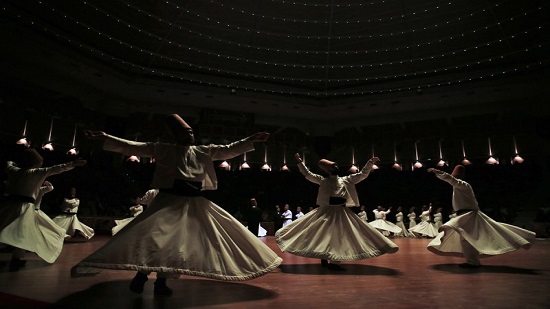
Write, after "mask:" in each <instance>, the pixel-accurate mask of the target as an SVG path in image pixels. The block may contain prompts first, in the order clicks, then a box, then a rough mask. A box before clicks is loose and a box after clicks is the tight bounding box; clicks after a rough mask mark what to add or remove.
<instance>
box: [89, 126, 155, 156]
mask: <svg viewBox="0 0 550 309" xmlns="http://www.w3.org/2000/svg"><path fill="white" fill-rule="evenodd" d="M84 135H85V136H86V137H88V138H89V139H93V140H100V141H103V142H104V144H103V149H105V150H107V151H112V152H118V153H122V154H125V155H136V156H140V157H151V156H154V145H153V144H152V143H143V142H135V141H130V140H126V139H123V138H119V137H116V136H113V135H109V134H107V133H105V132H103V131H92V130H84Z"/></svg>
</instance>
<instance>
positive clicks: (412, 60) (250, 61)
mask: <svg viewBox="0 0 550 309" xmlns="http://www.w3.org/2000/svg"><path fill="white" fill-rule="evenodd" d="M92 7H93V8H94V9H95V10H96V11H99V12H102V13H104V14H106V15H109V14H107V13H106V12H105V11H103V10H102V9H100V8H97V7H95V6H92ZM52 10H53V9H52ZM524 14H525V16H526V14H527V13H524ZM111 17H112V18H113V19H116V21H117V22H119V23H123V24H124V25H125V26H127V27H128V28H133V29H136V30H137V31H138V32H140V33H144V34H145V35H148V36H149V37H152V38H155V39H157V40H159V41H162V42H164V43H167V44H170V45H172V46H176V47H178V48H182V49H184V50H190V51H194V52H198V53H202V54H206V55H210V56H214V57H222V58H224V59H232V60H235V61H243V62H246V63H254V64H263V65H272V66H281V67H291V68H311V69H326V68H331V69H348V68H366V67H370V68H372V67H379V66H384V65H397V64H404V63H412V62H416V61H425V60H435V59H437V58H444V57H446V56H451V55H456V54H458V53H465V52H468V51H472V50H477V49H478V48H480V47H484V46H491V45H492V44H494V43H497V42H502V39H497V40H493V41H490V42H486V43H483V44H478V45H475V46H471V47H469V48H462V49H460V50H452V51H449V52H445V53H442V54H438V55H428V56H425V57H419V58H411V59H407V60H396V61H388V62H378V63H370V64H347V65H338V64H336V65H306V64H297V63H280V62H270V61H261V60H254V59H246V58H241V57H236V56H231V55H224V54H218V53H213V52H209V51H205V50H201V49H198V48H194V47H190V46H185V45H182V44H179V43H175V42H173V41H171V40H167V39H165V38H163V37H161V36H158V35H156V34H153V33H150V32H148V31H145V30H142V29H140V28H137V27H135V26H133V25H131V24H129V23H127V22H125V21H124V20H121V19H118V18H116V17H114V16H112V15H111ZM513 19H514V17H511V18H510V19H509V20H513ZM73 20H74V19H73ZM74 21H75V22H76V20H74ZM88 28H89V27H88ZM484 28H485V29H487V28H488V27H484ZM536 29H541V27H538V28H536ZM532 30H533V29H528V31H532ZM476 31H479V29H476V30H472V32H471V33H476ZM528 31H524V32H519V33H516V34H512V35H510V36H509V37H507V38H505V39H515V38H516V37H517V36H518V35H521V34H527V33H528ZM98 32H99V31H98ZM102 35H103V36H108V35H107V34H104V33H102ZM464 36H465V34H462V37H464ZM453 38H454V37H452V36H451V37H449V40H452V39H453ZM438 42H440V43H441V42H443V40H439V41H438ZM431 44H432V42H427V43H422V44H416V45H413V46H416V47H420V46H422V45H431ZM130 48H137V47H135V46H132V47H130ZM397 49H399V48H397ZM402 49H410V46H406V47H402ZM382 50H383V49H376V50H366V51H363V52H362V53H365V54H368V53H369V52H371V53H378V52H379V51H382ZM384 51H388V50H387V49H386V50H384ZM307 53H308V52H306V54H307ZM330 53H335V54H339V52H338V51H336V52H330ZM342 54H347V53H346V52H342ZM157 56H158V55H157ZM158 57H160V58H162V59H166V60H169V61H172V62H180V60H178V59H174V58H171V57H168V56H163V55H160V56H158Z"/></svg>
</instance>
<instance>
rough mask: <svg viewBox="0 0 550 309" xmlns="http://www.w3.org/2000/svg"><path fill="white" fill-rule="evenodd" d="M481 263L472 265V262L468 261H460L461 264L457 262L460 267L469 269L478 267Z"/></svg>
mask: <svg viewBox="0 0 550 309" xmlns="http://www.w3.org/2000/svg"><path fill="white" fill-rule="evenodd" d="M480 266H481V265H474V264H470V263H462V264H459V265H458V267H461V268H470V269H475V268H479V267H480Z"/></svg>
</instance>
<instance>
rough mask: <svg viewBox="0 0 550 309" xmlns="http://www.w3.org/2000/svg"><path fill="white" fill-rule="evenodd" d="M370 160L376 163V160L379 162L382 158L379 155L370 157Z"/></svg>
mask: <svg viewBox="0 0 550 309" xmlns="http://www.w3.org/2000/svg"><path fill="white" fill-rule="evenodd" d="M369 161H370V162H372V163H376V162H379V161H380V158H378V157H372V158H370V160H369Z"/></svg>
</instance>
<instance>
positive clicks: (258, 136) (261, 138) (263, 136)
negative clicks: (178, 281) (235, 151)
mask: <svg viewBox="0 0 550 309" xmlns="http://www.w3.org/2000/svg"><path fill="white" fill-rule="evenodd" d="M268 138H269V133H267V132H258V133H255V134H253V135H251V136H250V137H248V139H249V140H251V141H252V142H265V141H267V139H268Z"/></svg>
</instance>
